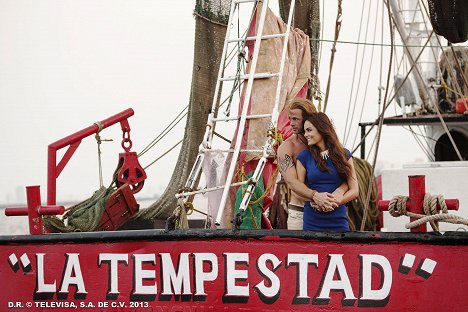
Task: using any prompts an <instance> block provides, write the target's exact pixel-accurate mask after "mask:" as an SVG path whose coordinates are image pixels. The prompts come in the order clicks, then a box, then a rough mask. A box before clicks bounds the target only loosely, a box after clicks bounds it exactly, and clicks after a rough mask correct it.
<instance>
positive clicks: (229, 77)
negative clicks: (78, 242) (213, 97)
mask: <svg viewBox="0 0 468 312" xmlns="http://www.w3.org/2000/svg"><path fill="white" fill-rule="evenodd" d="M249 76H250V75H239V76H228V77H223V78H220V79H219V80H220V81H228V80H236V79H241V80H244V79H249ZM278 76H279V73H259V74H254V76H253V78H254V79H262V78H271V77H278Z"/></svg>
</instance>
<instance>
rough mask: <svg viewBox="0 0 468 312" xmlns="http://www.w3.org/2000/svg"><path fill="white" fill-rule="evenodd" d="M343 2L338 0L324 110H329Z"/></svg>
mask: <svg viewBox="0 0 468 312" xmlns="http://www.w3.org/2000/svg"><path fill="white" fill-rule="evenodd" d="M341 3H342V0H338V13H337V14H336V22H335V38H334V41H333V46H332V49H331V51H332V54H331V57H330V66H329V72H328V81H327V89H326V92H325V103H324V105H323V112H325V111H326V110H327V103H328V95H329V92H330V84H331V72H332V69H333V62H334V60H335V52H336V42H337V40H338V36H339V35H340V30H341V15H342V13H343V10H342V9H341Z"/></svg>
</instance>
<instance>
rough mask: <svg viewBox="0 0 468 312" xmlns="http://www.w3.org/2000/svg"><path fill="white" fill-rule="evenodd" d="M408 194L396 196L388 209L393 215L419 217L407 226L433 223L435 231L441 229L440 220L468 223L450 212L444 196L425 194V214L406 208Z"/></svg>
mask: <svg viewBox="0 0 468 312" xmlns="http://www.w3.org/2000/svg"><path fill="white" fill-rule="evenodd" d="M408 200H409V197H408V196H401V195H399V196H395V197H393V199H392V200H391V201H390V204H389V205H388V211H389V212H390V215H392V216H393V217H400V216H408V217H410V218H414V219H417V220H415V221H412V222H409V223H407V224H406V225H405V228H407V229H412V228H415V227H418V226H420V225H422V224H425V223H426V222H429V223H430V224H431V227H432V229H433V230H434V231H437V232H438V231H439V225H438V222H439V221H442V222H448V223H453V224H463V225H468V219H464V218H462V217H459V216H456V215H453V214H449V213H448V208H447V204H446V203H445V199H444V196H442V195H435V196H432V195H430V194H429V193H426V194H425V195H424V200H423V210H424V213H425V214H419V213H414V212H410V211H407V210H406V203H407V202H408ZM437 203H439V205H440V208H441V209H440V212H439V213H437Z"/></svg>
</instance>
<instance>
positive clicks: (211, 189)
mask: <svg viewBox="0 0 468 312" xmlns="http://www.w3.org/2000/svg"><path fill="white" fill-rule="evenodd" d="M247 183H249V180H246V181H241V182H236V183H232V184H231V187H233V186H241V185H244V184H247ZM224 186H225V185H220V186H215V187H210V188H204V189H200V190H196V191H192V192H183V193H180V194H176V195H175V197H176V198H177V199H179V198H183V197H187V196H192V195H196V194H201V193H209V192H214V191H217V190H222V189H223V188H224Z"/></svg>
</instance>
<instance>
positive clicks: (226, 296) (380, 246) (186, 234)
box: [0, 230, 468, 311]
mask: <svg viewBox="0 0 468 312" xmlns="http://www.w3.org/2000/svg"><path fill="white" fill-rule="evenodd" d="M0 244H1V245H2V248H1V250H0V257H1V261H2V266H0V280H2V281H4V282H6V283H8V286H7V287H5V288H3V290H2V292H1V295H0V309H1V310H7V309H9V308H10V309H14V308H17V309H18V311H22V310H26V309H27V310H28V311H42V310H47V309H52V308H54V309H56V310H57V309H58V310H68V309H70V308H72V309H73V308H75V307H76V308H77V309H80V311H81V310H100V311H129V310H133V311H135V310H137V311H266V310H268V311H310V310H327V311H338V310H339V311H356V310H367V311H370V310H369V309H371V310H372V311H375V310H382V311H442V310H444V311H466V307H468V297H467V296H466V290H467V289H468V262H467V261H466V259H468V235H467V234H466V233H458V232H457V233H453V232H450V233H446V234H445V235H441V234H435V233H380V232H366V233H314V232H305V231H282V230H273V231H267V230H260V231H241V232H239V233H233V232H231V231H223V230H217V231H205V230H190V231H173V232H165V231H159V230H143V231H121V232H97V233H73V234H51V235H37V236H27V235H25V236H2V237H0ZM5 286H6V285H5Z"/></svg>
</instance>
